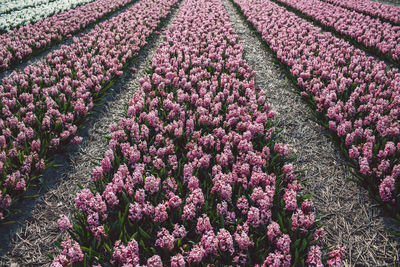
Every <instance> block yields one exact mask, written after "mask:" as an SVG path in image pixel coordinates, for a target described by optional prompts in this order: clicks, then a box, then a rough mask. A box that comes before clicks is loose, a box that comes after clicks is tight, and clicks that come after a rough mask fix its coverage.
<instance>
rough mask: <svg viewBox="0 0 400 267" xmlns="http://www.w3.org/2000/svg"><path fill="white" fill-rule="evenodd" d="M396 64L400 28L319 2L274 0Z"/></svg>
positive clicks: (399, 60)
mask: <svg viewBox="0 0 400 267" xmlns="http://www.w3.org/2000/svg"><path fill="white" fill-rule="evenodd" d="M276 2H278V3H284V4H286V5H288V6H289V7H291V8H293V9H294V10H296V11H298V12H301V14H302V15H306V16H307V17H308V18H310V19H311V20H312V21H314V22H317V23H318V24H320V25H322V26H323V27H326V28H327V29H328V30H331V31H333V32H337V33H339V34H341V35H343V36H344V37H345V38H349V39H350V40H352V41H355V42H356V43H359V44H361V45H362V46H364V47H366V48H367V49H369V50H370V51H371V52H374V53H376V54H378V55H380V56H383V57H384V58H387V59H388V60H391V61H392V62H394V63H395V64H397V65H400V26H393V25H392V24H390V23H387V22H382V21H381V20H379V19H376V18H371V17H370V16H367V15H363V14H360V13H357V12H355V11H350V10H348V9H346V8H342V7H339V6H335V5H331V4H329V3H325V2H322V1H319V0H299V1H298V0H276Z"/></svg>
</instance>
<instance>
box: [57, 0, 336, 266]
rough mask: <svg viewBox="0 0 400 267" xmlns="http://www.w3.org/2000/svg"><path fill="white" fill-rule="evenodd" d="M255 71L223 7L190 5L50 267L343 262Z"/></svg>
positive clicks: (208, 1) (78, 201)
mask: <svg viewBox="0 0 400 267" xmlns="http://www.w3.org/2000/svg"><path fill="white" fill-rule="evenodd" d="M254 75H255V73H254V72H253V71H252V70H251V68H250V67H249V66H248V65H247V63H246V62H245V61H244V59H243V47H242V46H241V45H240V44H239V43H238V39H237V35H235V34H234V31H233V28H232V25H231V22H230V20H229V17H228V15H227V13H226V11H225V9H224V6H223V4H222V3H221V1H220V0H186V1H185V2H184V4H183V6H182V7H181V9H180V12H179V14H178V16H177V17H176V18H175V22H174V24H173V25H172V26H171V28H170V29H169V30H167V31H166V41H165V42H164V43H162V44H161V46H160V47H159V48H158V50H157V51H156V54H155V56H154V57H153V63H152V70H151V74H150V75H149V76H146V77H145V78H142V79H141V80H140V84H141V85H140V88H139V89H138V92H137V93H136V94H135V95H134V96H133V99H132V100H131V101H130V103H129V107H128V109H127V114H126V116H125V117H124V118H122V119H121V120H120V121H119V123H118V124H114V125H112V126H111V127H110V128H111V131H112V134H111V140H110V142H109V150H107V151H106V152H105V157H104V158H103V160H102V161H101V166H98V167H95V168H94V169H93V180H94V181H95V184H96V189H83V190H82V191H81V192H79V193H78V194H77V196H76V198H75V208H76V209H77V212H76V214H75V221H76V223H75V224H74V225H72V224H71V223H70V221H69V219H68V218H67V217H65V216H61V218H60V219H59V220H58V225H59V227H60V229H61V230H68V231H69V232H70V234H71V236H72V238H73V239H75V240H74V241H73V240H71V239H67V240H65V241H64V242H62V243H61V247H62V251H61V254H60V255H59V256H57V257H56V258H55V260H54V262H53V265H52V266H54V267H55V266H70V265H71V264H74V265H73V266H81V265H82V266H105V265H109V264H111V265H112V266H173V267H174V266H181V267H183V266H198V265H202V266H206V265H208V264H211V265H213V266H245V265H246V266H261V265H262V266H298V265H301V264H302V263H303V264H305V263H307V264H310V265H315V266H322V263H323V262H325V261H326V260H327V262H328V264H329V265H331V266H340V262H341V257H343V254H344V250H343V249H342V248H339V247H338V248H336V249H334V250H332V251H331V252H330V253H329V255H327V257H323V251H322V249H321V247H320V246H319V243H320V241H321V238H322V237H323V231H322V229H317V228H316V223H315V221H316V217H315V214H314V211H313V210H314V207H313V203H312V201H311V200H309V199H303V198H302V197H301V196H300V194H299V191H300V185H299V184H298V183H297V180H296V179H295V174H294V167H293V165H292V164H289V163H288V159H289V153H290V151H289V147H288V145H286V144H282V143H279V142H278V140H277V136H276V133H275V130H274V127H272V118H273V117H274V116H275V112H274V111H272V110H271V109H270V106H269V105H268V104H267V103H266V101H265V99H266V97H265V93H264V91H262V90H260V89H259V88H256V87H255V85H254ZM94 264H95V265H94Z"/></svg>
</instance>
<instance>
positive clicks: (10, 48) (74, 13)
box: [0, 0, 133, 71]
mask: <svg viewBox="0 0 400 267" xmlns="http://www.w3.org/2000/svg"><path fill="white" fill-rule="evenodd" d="M132 1H133V0H96V1H94V2H91V3H89V4H86V5H83V6H79V7H77V8H74V9H71V10H68V11H65V12H62V13H60V14H56V15H54V16H51V17H48V18H45V19H43V20H40V21H38V22H36V23H34V24H27V25H24V26H21V27H18V28H15V29H13V30H11V31H10V32H7V33H4V34H1V35H0V71H1V70H6V69H8V68H9V67H10V66H11V65H12V64H14V63H16V62H17V61H18V60H21V59H23V58H26V57H28V56H30V55H31V54H32V53H34V52H37V51H39V50H42V49H45V48H47V47H49V46H51V45H53V44H55V43H59V42H61V41H62V40H64V39H65V38H69V37H71V36H72V34H74V33H76V32H78V31H80V30H82V29H84V28H85V27H86V26H88V25H89V24H91V23H95V22H96V21H98V20H99V19H101V18H102V17H104V16H105V15H107V14H109V13H112V12H113V11H115V10H117V9H119V8H121V7H123V6H125V5H127V4H128V3H130V2H132Z"/></svg>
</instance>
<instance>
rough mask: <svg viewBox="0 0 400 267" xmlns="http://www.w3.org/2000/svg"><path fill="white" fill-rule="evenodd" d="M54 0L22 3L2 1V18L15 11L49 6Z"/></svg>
mask: <svg viewBox="0 0 400 267" xmlns="http://www.w3.org/2000/svg"><path fill="white" fill-rule="evenodd" d="M52 1H54V0H21V1H4V2H3V1H2V2H1V5H0V16H1V14H2V13H8V12H11V11H15V10H21V9H24V8H27V7H34V6H39V5H43V4H47V3H49V2H52Z"/></svg>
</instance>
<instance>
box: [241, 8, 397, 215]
mask: <svg viewBox="0 0 400 267" xmlns="http://www.w3.org/2000/svg"><path fill="white" fill-rule="evenodd" d="M235 3H236V4H237V6H238V7H239V8H240V9H241V10H242V12H243V14H244V16H245V17H246V18H247V19H248V21H249V22H250V23H251V24H252V25H254V27H255V29H256V30H257V31H258V32H259V33H260V34H261V36H262V39H263V40H264V41H265V43H266V44H267V45H268V47H269V48H270V49H271V50H272V51H273V52H274V53H275V54H276V56H277V58H278V59H279V60H280V61H281V62H282V63H283V64H285V66H287V68H288V71H289V72H290V73H289V74H290V75H291V77H292V78H294V80H295V82H297V84H298V85H299V87H300V89H302V90H303V92H302V93H301V95H302V96H303V97H304V98H306V99H308V100H309V102H310V104H311V105H312V107H313V109H314V110H315V111H316V114H317V116H319V118H320V119H321V123H322V124H323V125H324V126H325V127H327V128H329V129H330V130H331V133H332V134H333V135H334V136H335V138H337V140H338V141H339V142H340V146H341V148H342V150H343V151H344V154H345V155H346V156H347V157H348V159H349V162H351V163H352V165H354V166H353V167H354V168H355V169H356V170H358V174H356V175H357V176H356V177H357V178H358V179H357V180H356V181H358V182H359V183H360V184H362V185H363V186H365V187H366V188H367V189H368V190H369V191H370V192H371V196H372V197H374V198H375V199H376V200H377V201H378V202H380V203H381V204H383V205H384V206H385V207H386V208H387V209H388V210H389V211H391V212H392V214H393V215H397V216H398V215H399V212H400V199H399V193H400V186H399V183H400V178H399V177H400V162H399V161H400V142H399V141H400V124H399V114H400V106H399V104H400V73H399V72H398V70H397V69H390V68H388V67H387V66H386V65H385V63H384V62H383V61H379V60H376V59H374V58H372V57H367V56H366V55H365V53H364V52H363V51H361V50H359V49H356V48H354V47H353V46H352V45H350V44H349V43H348V42H346V41H344V40H341V39H338V38H336V37H334V36H332V34H331V33H328V32H321V29H320V28H318V27H315V26H314V25H313V24H312V23H310V22H308V21H306V20H304V19H301V18H299V17H297V16H296V15H295V14H294V13H292V12H289V11H287V10H286V9H285V8H283V7H281V6H279V5H277V4H275V3H273V2H271V1H264V0H263V1H260V0H235Z"/></svg>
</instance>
